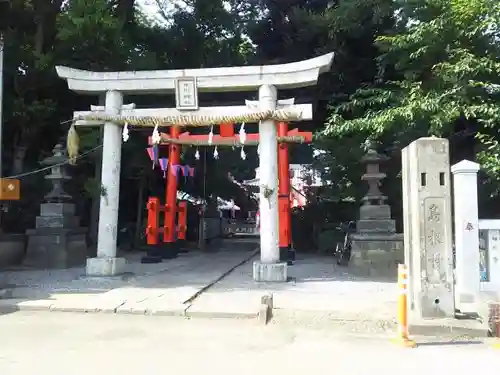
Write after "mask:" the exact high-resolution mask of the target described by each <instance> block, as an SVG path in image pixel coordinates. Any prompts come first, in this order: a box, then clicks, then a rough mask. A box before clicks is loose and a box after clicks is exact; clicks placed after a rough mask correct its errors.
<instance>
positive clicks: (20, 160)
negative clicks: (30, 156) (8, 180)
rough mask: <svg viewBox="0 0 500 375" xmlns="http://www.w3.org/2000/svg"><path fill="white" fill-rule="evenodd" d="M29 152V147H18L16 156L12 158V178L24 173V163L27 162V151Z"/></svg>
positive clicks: (15, 152)
mask: <svg viewBox="0 0 500 375" xmlns="http://www.w3.org/2000/svg"><path fill="white" fill-rule="evenodd" d="M27 150H28V148H27V147H25V146H17V147H16V148H15V149H14V156H13V158H12V165H11V168H10V170H11V173H10V174H11V176H12V175H14V176H16V175H18V174H21V173H23V171H24V161H25V160H26V151H27Z"/></svg>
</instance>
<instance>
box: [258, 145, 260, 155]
mask: <svg viewBox="0 0 500 375" xmlns="http://www.w3.org/2000/svg"><path fill="white" fill-rule="evenodd" d="M257 155H260V144H259V145H257Z"/></svg>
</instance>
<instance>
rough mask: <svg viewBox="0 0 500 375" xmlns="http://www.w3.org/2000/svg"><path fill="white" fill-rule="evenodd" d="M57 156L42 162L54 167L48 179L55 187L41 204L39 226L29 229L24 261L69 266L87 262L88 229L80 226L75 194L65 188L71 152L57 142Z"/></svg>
mask: <svg viewBox="0 0 500 375" xmlns="http://www.w3.org/2000/svg"><path fill="white" fill-rule="evenodd" d="M52 151H53V155H52V156H49V157H48V158H46V159H44V160H43V161H42V162H41V164H42V165H46V166H51V168H50V173H49V174H48V175H46V176H45V179H46V180H48V181H50V183H51V185H52V186H51V190H50V192H49V193H48V194H47V195H45V201H44V202H43V203H42V204H41V205H40V215H39V216H37V217H36V222H35V229H29V230H27V232H26V234H27V235H28V247H27V251H26V258H25V260H24V264H25V265H27V266H32V267H37V268H69V267H73V266H79V265H83V264H84V263H85V259H86V258H87V243H86V228H82V227H80V218H79V217H78V216H76V215H75V204H74V203H72V202H71V195H69V194H68V193H66V192H65V191H64V183H65V182H67V181H69V180H71V177H70V176H69V175H68V174H67V173H66V170H65V169H66V165H67V164H66V162H67V159H68V158H67V155H66V151H65V150H64V148H63V146H61V145H60V144H57V145H56V146H55V147H54V149H53V150H52Z"/></svg>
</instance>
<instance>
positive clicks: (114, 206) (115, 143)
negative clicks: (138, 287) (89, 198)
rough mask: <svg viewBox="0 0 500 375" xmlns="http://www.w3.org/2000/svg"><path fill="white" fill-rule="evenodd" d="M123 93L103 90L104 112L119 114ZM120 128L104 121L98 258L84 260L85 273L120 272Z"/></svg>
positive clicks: (121, 268)
mask: <svg viewBox="0 0 500 375" xmlns="http://www.w3.org/2000/svg"><path fill="white" fill-rule="evenodd" d="M122 104H123V94H122V93H121V92H119V91H108V92H107V93H106V103H105V112H106V114H108V115H119V114H120V112H121V107H122ZM121 146H122V128H121V126H119V125H117V124H114V123H112V122H106V123H105V124H104V136H103V145H102V178H101V203H100V206H99V233H98V237H97V258H91V259H87V270H86V271H87V276H115V275H118V274H120V273H123V271H124V269H125V259H123V258H117V257H116V238H117V233H118V228H117V227H118V204H119V198H120V164H121Z"/></svg>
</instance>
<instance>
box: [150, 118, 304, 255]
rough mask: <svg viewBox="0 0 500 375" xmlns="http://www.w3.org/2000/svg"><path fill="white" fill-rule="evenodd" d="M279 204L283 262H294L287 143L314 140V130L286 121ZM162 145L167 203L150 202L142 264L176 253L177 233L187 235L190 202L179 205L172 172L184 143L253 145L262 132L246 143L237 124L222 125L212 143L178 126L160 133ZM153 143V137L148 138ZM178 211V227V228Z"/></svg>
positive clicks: (280, 125) (152, 199)
mask: <svg viewBox="0 0 500 375" xmlns="http://www.w3.org/2000/svg"><path fill="white" fill-rule="evenodd" d="M277 128H278V137H277V138H278V143H279V145H278V206H279V208H278V209H279V211H278V212H279V248H280V258H281V260H282V261H288V263H291V262H293V261H294V260H295V251H293V249H292V246H291V245H292V238H291V212H290V170H289V168H290V166H289V164H290V163H289V158H288V143H311V142H312V132H301V131H299V130H298V129H297V128H295V129H292V130H288V124H287V123H286V122H280V123H278V126H277ZM160 137H161V142H160V145H159V146H162V147H164V146H168V148H169V149H168V167H167V168H168V170H167V186H166V192H165V205H164V206H163V207H162V206H161V204H160V199H159V198H158V197H149V199H148V203H147V210H148V216H147V227H146V238H147V244H148V245H150V246H151V248H150V251H148V255H147V256H145V257H143V259H142V262H143V263H157V262H161V260H162V259H167V258H172V257H175V256H176V255H177V251H176V250H175V242H176V234H177V239H178V240H184V239H185V238H186V230H187V204H186V202H180V203H179V205H177V175H176V173H174V172H173V168H172V166H173V165H178V164H179V163H180V154H181V145H183V144H184V145H195V146H233V145H234V146H251V145H258V143H259V134H258V133H250V134H246V140H245V143H244V144H242V143H241V142H240V137H239V135H235V132H234V124H232V123H225V124H220V125H219V134H213V136H212V137H211V138H212V139H211V141H210V142H209V135H205V134H202V135H198V134H190V133H189V132H183V133H181V132H180V127H179V126H171V127H170V134H166V133H161V134H160ZM148 143H149V145H150V146H151V145H153V142H152V137H149V139H148ZM161 211H162V212H164V214H165V216H164V224H163V228H159V215H160V212H161ZM177 212H178V213H179V217H178V226H177V228H176V217H177ZM160 233H163V242H164V248H159V247H158V245H159V244H158V242H159V241H158V237H159V234H160Z"/></svg>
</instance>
